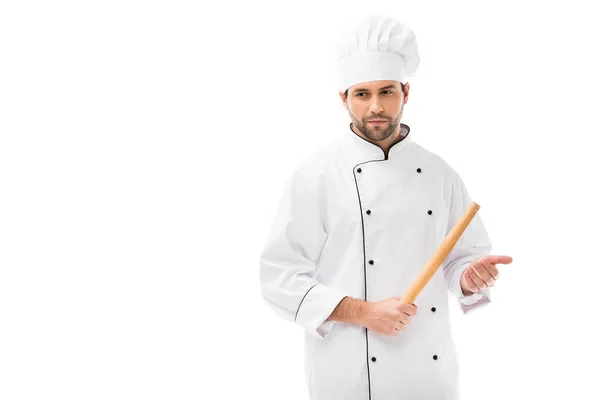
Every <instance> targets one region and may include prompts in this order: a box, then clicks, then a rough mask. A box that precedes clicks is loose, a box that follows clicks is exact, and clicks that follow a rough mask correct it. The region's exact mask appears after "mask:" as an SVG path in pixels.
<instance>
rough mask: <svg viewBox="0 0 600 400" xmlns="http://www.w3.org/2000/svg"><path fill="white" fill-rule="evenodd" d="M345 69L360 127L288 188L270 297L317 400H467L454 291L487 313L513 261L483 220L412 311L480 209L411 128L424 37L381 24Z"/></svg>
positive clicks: (274, 245) (382, 20) (315, 158)
mask: <svg viewBox="0 0 600 400" xmlns="http://www.w3.org/2000/svg"><path fill="white" fill-rule="evenodd" d="M338 62H339V66H340V72H341V81H342V83H343V86H342V87H341V90H340V97H341V99H342V102H343V105H344V107H345V108H346V109H347V110H348V113H349V115H350V119H351V122H350V123H349V125H348V126H347V127H346V128H345V129H343V130H342V132H341V135H340V136H339V137H338V138H336V139H335V140H334V141H333V142H331V143H330V144H329V145H327V146H325V147H324V148H323V149H321V150H320V151H318V152H316V153H314V154H312V155H311V156H310V157H309V158H308V159H307V160H306V162H304V163H303V164H302V165H301V166H300V167H299V168H298V169H297V170H296V171H295V172H294V173H293V174H292V176H291V177H290V179H289V181H288V182H287V186H286V188H285V191H284V194H283V196H282V198H281V201H280V203H279V206H278V209H277V213H276V217H275V219H274V221H273V223H272V226H271V230H270V233H269V235H268V238H267V240H266V244H265V246H264V249H263V250H262V252H261V255H260V281H261V288H262V294H263V296H264V299H265V300H266V302H267V304H268V305H269V306H270V307H271V308H272V309H273V310H274V311H275V312H276V313H277V314H278V315H280V316H281V317H282V318H284V319H286V320H289V321H293V322H294V323H296V324H298V325H299V326H300V327H302V328H303V329H304V330H305V361H306V362H305V366H306V383H307V386H308V390H309V394H310V399H311V400H392V399H394V400H400V399H405V400H409V399H410V400H417V399H419V400H424V399H436V400H451V399H452V400H455V399H458V398H459V387H458V381H459V375H458V362H457V354H456V352H455V347H454V343H453V339H452V335H451V331H450V323H449V314H448V306H449V304H448V292H450V293H451V294H452V295H453V297H454V298H455V299H456V300H457V302H458V304H459V306H460V309H461V310H462V312H463V313H465V314H466V313H469V312H472V311H473V310H475V309H477V308H480V307H482V306H484V305H485V304H488V303H489V302H490V287H491V286H493V285H494V282H495V281H496V280H497V279H498V264H508V263H510V262H511V261H512V259H511V258H510V257H508V256H494V255H490V254H489V253H490V250H491V242H490V239H489V237H488V235H487V232H486V230H485V228H484V225H483V222H482V220H481V218H480V216H479V215H478V214H476V215H475V217H474V219H473V220H472V221H471V223H470V225H469V226H468V227H467V229H466V231H465V232H464V233H463V235H462V236H461V238H460V240H459V241H458V242H457V243H456V245H455V247H454V248H453V250H452V252H451V253H450V254H449V255H448V257H447V258H446V259H445V260H444V262H443V264H442V266H441V267H440V268H439V269H438V271H437V272H436V274H435V275H434V276H433V277H432V279H431V280H430V281H429V283H428V284H427V286H425V288H424V289H423V291H422V292H421V293H420V295H419V297H418V298H417V299H416V300H415V303H414V304H403V303H402V302H401V301H400V299H401V296H402V294H403V293H404V292H405V291H406V290H407V289H408V287H409V286H410V284H411V283H412V282H413V281H414V279H415V278H416V277H417V276H418V275H419V273H420V272H421V269H422V268H423V266H424V265H425V264H426V263H427V261H428V260H429V259H430V257H431V256H432V255H433V254H434V252H435V250H436V249H437V248H438V246H439V245H440V244H441V242H442V241H443V240H444V238H445V237H446V234H447V233H448V232H449V231H450V230H451V229H452V228H453V226H454V225H455V223H456V222H457V221H458V220H459V218H460V217H461V216H462V215H463V213H464V212H465V211H466V210H467V208H468V207H469V205H470V203H471V199H470V197H469V194H468V192H467V189H466V187H465V184H464V182H463V181H462V180H461V178H460V177H459V175H458V174H457V172H456V171H455V170H454V169H453V168H452V167H451V166H450V165H449V164H448V163H447V162H445V161H444V160H443V159H442V158H441V157H440V156H438V155H436V154H434V153H432V152H430V151H428V150H426V149H425V148H423V147H422V146H420V145H419V144H417V143H416V141H415V140H413V136H414V134H415V133H412V132H411V129H410V127H409V126H408V125H406V124H404V123H401V122H400V119H401V118H402V112H403V108H404V105H405V104H406V102H407V101H408V95H409V90H410V84H409V83H408V82H407V81H406V78H407V77H408V76H410V75H412V74H414V72H415V71H416V70H417V67H418V65H419V55H418V50H417V44H416V40H415V35H414V33H413V32H412V31H411V30H410V29H408V28H407V27H406V26H405V25H403V24H400V23H399V22H398V21H397V20H395V19H394V18H389V17H383V16H378V15H375V16H369V17H367V18H366V19H365V20H364V21H363V22H362V23H361V24H360V25H359V27H358V28H357V29H356V30H355V31H353V32H352V34H351V35H350V37H349V38H348V40H347V41H346V42H345V45H344V46H342V51H341V53H340V56H339V60H338ZM417 134H419V133H417Z"/></svg>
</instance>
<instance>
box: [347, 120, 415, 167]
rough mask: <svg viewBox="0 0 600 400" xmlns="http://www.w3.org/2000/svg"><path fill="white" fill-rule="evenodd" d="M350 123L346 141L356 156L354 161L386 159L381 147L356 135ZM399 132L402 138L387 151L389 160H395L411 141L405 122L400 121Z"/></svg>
mask: <svg viewBox="0 0 600 400" xmlns="http://www.w3.org/2000/svg"><path fill="white" fill-rule="evenodd" d="M351 125H352V123H350V124H348V132H346V138H347V141H348V142H350V145H351V148H352V152H353V155H354V156H355V157H356V163H363V162H367V161H384V160H386V158H385V154H384V153H383V150H382V149H381V147H379V146H377V145H376V144H373V143H371V142H369V141H368V140H367V139H363V138H362V137H361V136H359V135H357V134H356V133H355V132H354V131H353V130H352V128H351ZM400 132H401V133H402V136H403V137H402V139H400V141H399V142H396V143H395V144H393V145H392V147H390V149H389V151H388V158H387V159H389V160H395V159H396V158H398V157H399V156H400V153H401V152H402V151H403V150H404V149H406V148H408V147H409V145H410V144H411V142H412V135H410V127H409V126H408V125H406V124H403V123H400Z"/></svg>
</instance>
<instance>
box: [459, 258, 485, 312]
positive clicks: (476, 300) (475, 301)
mask: <svg viewBox="0 0 600 400" xmlns="http://www.w3.org/2000/svg"><path fill="white" fill-rule="evenodd" d="M471 262H473V260H469V261H468V262H466V263H464V264H463V265H462V266H461V267H460V268H458V272H457V274H456V275H455V276H454V280H453V282H452V289H453V291H454V292H455V294H456V297H457V298H458V302H459V305H460V309H461V311H462V312H463V314H467V313H469V312H471V311H473V310H475V309H477V308H481V307H483V306H484V305H486V304H489V303H490V302H491V301H492V298H491V295H490V289H489V288H485V289H484V290H483V291H481V292H479V293H474V294H472V295H470V296H465V295H463V292H462V287H461V286H460V277H461V276H462V273H463V272H464V271H465V270H466V269H467V268H469V265H471Z"/></svg>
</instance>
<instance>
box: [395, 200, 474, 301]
mask: <svg viewBox="0 0 600 400" xmlns="http://www.w3.org/2000/svg"><path fill="white" fill-rule="evenodd" d="M477 211H479V205H478V204H477V203H475V202H471V205H470V206H469V208H468V209H467V211H465V213H464V214H463V215H462V217H460V219H459V220H458V222H457V223H456V225H454V227H453V228H452V230H451V231H450V232H448V234H447V235H446V238H445V239H444V241H443V242H442V243H441V244H440V246H439V247H438V248H437V250H436V251H435V253H434V254H433V256H432V257H431V258H430V259H429V261H428V262H427V264H425V266H424V267H423V269H422V270H421V274H420V275H419V276H418V277H417V279H415V280H414V282H413V283H412V284H411V285H410V287H409V288H408V290H407V291H406V293H405V294H404V296H402V300H401V302H402V303H404V304H412V303H413V302H414V301H415V299H416V298H417V296H418V295H419V293H421V290H423V288H424V287H425V285H427V282H429V280H430V279H431V277H432V276H433V275H434V274H435V272H436V271H437V270H438V268H439V267H440V265H442V263H443V262H444V260H445V259H446V257H448V254H450V252H451V251H452V249H453V248H454V245H456V242H458V240H459V239H460V237H461V236H462V234H463V232H464V231H465V230H466V229H467V226H469V224H470V223H471V221H472V220H473V218H474V217H475V214H477Z"/></svg>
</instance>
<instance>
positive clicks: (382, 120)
mask: <svg viewBox="0 0 600 400" xmlns="http://www.w3.org/2000/svg"><path fill="white" fill-rule="evenodd" d="M367 122H368V123H369V124H376V125H377V124H383V123H385V122H387V121H386V120H384V119H373V120H371V121H367Z"/></svg>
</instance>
